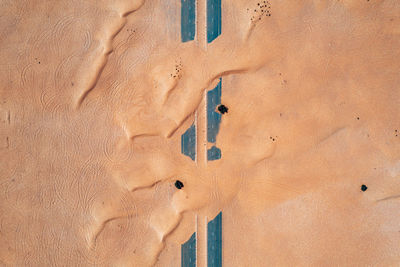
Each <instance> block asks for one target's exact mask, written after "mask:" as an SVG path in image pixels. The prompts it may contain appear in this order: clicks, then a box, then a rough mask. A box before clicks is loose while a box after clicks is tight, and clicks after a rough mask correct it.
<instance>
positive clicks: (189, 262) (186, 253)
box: [181, 233, 196, 267]
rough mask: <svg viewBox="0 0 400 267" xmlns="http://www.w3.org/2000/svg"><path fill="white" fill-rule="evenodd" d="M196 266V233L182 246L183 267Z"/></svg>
mask: <svg viewBox="0 0 400 267" xmlns="http://www.w3.org/2000/svg"><path fill="white" fill-rule="evenodd" d="M195 266H196V233H193V234H192V236H191V237H190V238H189V240H188V241H186V242H185V243H184V244H182V245H181V267H195Z"/></svg>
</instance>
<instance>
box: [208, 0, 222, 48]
mask: <svg viewBox="0 0 400 267" xmlns="http://www.w3.org/2000/svg"><path fill="white" fill-rule="evenodd" d="M220 34H221V0H207V42H208V43H211V42H212V41H214V40H215V38H217V37H218V36H219V35H220Z"/></svg>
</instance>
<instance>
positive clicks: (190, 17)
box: [181, 0, 196, 42]
mask: <svg viewBox="0 0 400 267" xmlns="http://www.w3.org/2000/svg"><path fill="white" fill-rule="evenodd" d="M195 34H196V0H181V38H182V42H188V41H192V40H194V36H195Z"/></svg>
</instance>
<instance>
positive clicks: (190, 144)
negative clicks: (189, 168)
mask: <svg viewBox="0 0 400 267" xmlns="http://www.w3.org/2000/svg"><path fill="white" fill-rule="evenodd" d="M181 152H182V154H184V155H186V156H188V157H190V158H191V159H192V160H195V159H196V126H195V125H194V124H192V126H190V127H189V129H187V130H186V132H185V133H184V134H182V136H181Z"/></svg>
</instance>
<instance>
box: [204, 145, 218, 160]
mask: <svg viewBox="0 0 400 267" xmlns="http://www.w3.org/2000/svg"><path fill="white" fill-rule="evenodd" d="M220 158H221V149H219V148H218V147H216V146H212V147H211V148H210V149H209V150H207V160H217V159H220Z"/></svg>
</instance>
